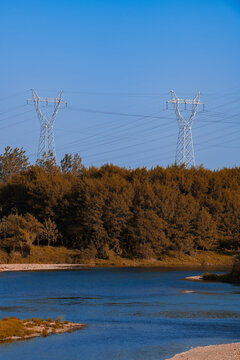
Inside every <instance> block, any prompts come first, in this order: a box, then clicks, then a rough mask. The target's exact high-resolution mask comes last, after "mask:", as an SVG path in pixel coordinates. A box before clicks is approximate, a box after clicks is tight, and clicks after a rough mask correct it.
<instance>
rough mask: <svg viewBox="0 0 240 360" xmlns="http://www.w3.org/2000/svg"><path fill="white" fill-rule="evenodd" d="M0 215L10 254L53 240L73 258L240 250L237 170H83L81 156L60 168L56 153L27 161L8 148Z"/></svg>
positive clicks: (0, 176) (1, 161) (0, 232)
mask: <svg viewBox="0 0 240 360" xmlns="http://www.w3.org/2000/svg"><path fill="white" fill-rule="evenodd" d="M0 214H1V222H0V252H2V253H3V254H7V255H8V258H9V256H10V257H14V256H16V254H20V255H21V256H22V257H29V256H31V252H32V249H33V246H34V248H36V247H39V248H40V247H41V248H42V247H47V246H49V245H51V246H52V247H55V248H57V247H58V248H59V247H65V248H68V249H76V250H77V251H78V252H77V253H78V255H77V256H78V259H75V260H76V261H75V262H78V261H79V262H80V261H83V260H89V259H95V258H98V259H109V258H110V257H111V256H112V255H114V256H115V255H116V256H119V257H125V258H129V259H151V258H154V259H161V258H162V257H163V256H164V255H166V254H168V253H169V252H171V251H174V252H176V253H177V254H179V255H181V254H188V255H194V254H195V252H196V251H198V250H202V251H209V250H232V251H239V248H240V216H239V214H240V168H237V167H236V168H232V169H222V170H218V171H211V170H207V169H204V168H202V167H199V168H193V169H190V170H187V169H184V168H183V167H182V168H180V167H177V166H174V165H173V166H171V167H167V168H166V169H165V168H162V167H160V166H157V167H156V168H153V169H150V170H147V169H146V168H137V169H126V168H120V167H118V166H114V165H112V164H107V165H103V166H101V167H100V168H96V167H93V166H92V167H90V168H85V167H84V166H83V164H82V161H81V158H80V157H79V155H77V154H75V155H74V156H72V155H68V154H67V155H65V157H64V159H63V160H62V161H61V166H60V167H58V166H56V164H55V162H54V159H53V158H52V157H51V156H50V157H49V158H48V159H47V160H46V161H44V160H39V161H37V163H36V165H29V162H28V159H27V157H26V155H25V152H24V150H23V149H12V148H9V147H8V148H6V149H5V152H4V154H2V155H0Z"/></svg>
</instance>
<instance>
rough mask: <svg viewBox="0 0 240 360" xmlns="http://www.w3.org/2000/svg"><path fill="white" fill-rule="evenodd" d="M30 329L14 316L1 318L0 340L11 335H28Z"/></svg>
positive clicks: (30, 331)
mask: <svg viewBox="0 0 240 360" xmlns="http://www.w3.org/2000/svg"><path fill="white" fill-rule="evenodd" d="M31 333H32V330H30V329H29V328H27V327H26V326H25V325H24V323H23V321H21V320H20V319H18V318H16V317H13V316H12V317H10V318H3V319H2V320H0V340H4V339H6V338H11V337H13V336H17V337H24V336H27V335H30V334H31Z"/></svg>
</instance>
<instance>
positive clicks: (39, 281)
mask: <svg viewBox="0 0 240 360" xmlns="http://www.w3.org/2000/svg"><path fill="white" fill-rule="evenodd" d="M198 274H199V273H198V272H197V271H176V269H174V271H167V270H166V269H144V268H142V269H137V268H135V269H92V270H91V271H88V270H81V271H73V272H70V271H62V272H48V273H44V272H43V273H40V272H39V273H36V272H35V273H34V272H32V273H31V272H29V273H15V274H13V273H11V274H10V273H3V274H1V277H0V313H1V314H0V316H1V317H3V316H10V315H15V316H19V317H21V318H29V317H33V316H36V317H44V318H47V317H49V316H50V317H53V318H54V317H57V316H59V315H62V316H63V318H65V319H68V320H70V321H77V322H85V323H87V324H88V327H87V328H86V329H84V330H83V331H81V332H75V333H72V334H63V335H61V336H49V337H48V338H46V339H33V340H31V341H29V342H18V343H11V344H5V345H1V346H0V359H8V360H19V359H24V360H32V359H33V354H34V359H35V360H42V359H46V360H48V359H49V360H50V359H51V360H71V359H74V360H78V359H79V360H80V359H87V360H93V359H94V360H96V359H97V360H113V359H114V360H135V359H136V360H163V359H165V358H168V357H170V356H172V355H173V354H174V353H177V352H181V351H185V350H187V349H188V348H190V347H192V346H199V345H208V344H214V343H223V342H233V341H239V335H240V321H239V319H240V311H239V294H240V291H238V288H237V287H236V286H235V287H234V286H233V285H231V284H221V283H204V282H192V283H191V282H186V281H184V280H182V279H183V278H184V277H186V276H189V275H198Z"/></svg>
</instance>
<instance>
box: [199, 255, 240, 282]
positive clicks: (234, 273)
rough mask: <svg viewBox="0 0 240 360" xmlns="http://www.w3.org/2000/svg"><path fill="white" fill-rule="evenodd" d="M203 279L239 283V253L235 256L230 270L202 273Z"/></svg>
mask: <svg viewBox="0 0 240 360" xmlns="http://www.w3.org/2000/svg"><path fill="white" fill-rule="evenodd" d="M202 278H203V280H207V281H220V282H230V283H234V284H240V255H238V256H235V258H234V262H233V267H232V270H231V271H230V272H228V273H226V274H221V275H218V274H209V273H206V274H203V276H202Z"/></svg>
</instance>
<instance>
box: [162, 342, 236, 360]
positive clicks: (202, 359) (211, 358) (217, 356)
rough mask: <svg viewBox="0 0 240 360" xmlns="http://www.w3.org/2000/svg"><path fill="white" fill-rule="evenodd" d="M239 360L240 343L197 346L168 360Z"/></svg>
mask: <svg viewBox="0 0 240 360" xmlns="http://www.w3.org/2000/svg"><path fill="white" fill-rule="evenodd" d="M230 359H231V360H239V359H240V343H233V344H223V345H210V346H203V347H196V348H194V349H191V350H189V351H186V352H184V353H181V354H177V355H175V356H173V357H172V358H170V359H166V360H230Z"/></svg>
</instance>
